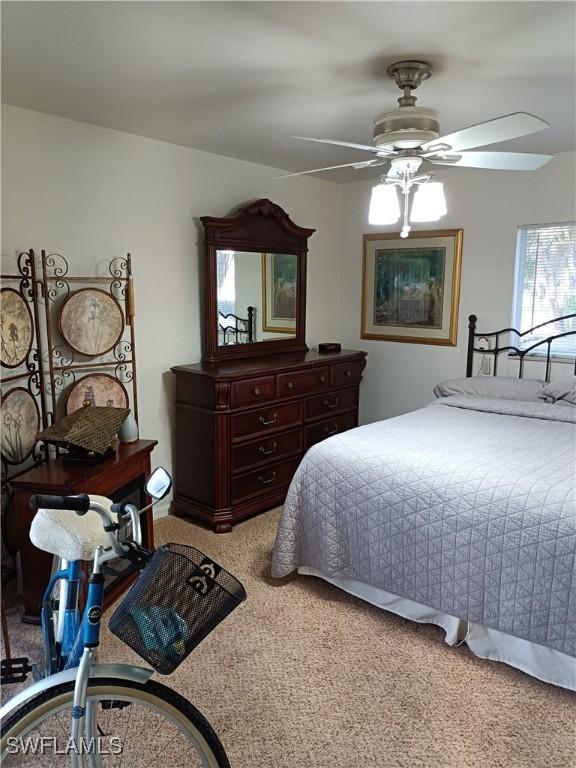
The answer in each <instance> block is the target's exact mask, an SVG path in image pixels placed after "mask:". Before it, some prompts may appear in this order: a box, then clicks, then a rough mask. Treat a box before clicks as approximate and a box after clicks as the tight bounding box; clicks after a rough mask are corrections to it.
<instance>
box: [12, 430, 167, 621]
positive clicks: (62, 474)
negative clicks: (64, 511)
mask: <svg viewBox="0 0 576 768" xmlns="http://www.w3.org/2000/svg"><path fill="white" fill-rule="evenodd" d="M155 445H157V441H156V440H137V441H136V442H135V443H131V444H130V445H126V444H119V445H118V447H117V449H116V456H115V457H113V458H110V459H107V460H106V461H103V462H102V463H101V464H96V465H94V466H87V465H85V464H84V465H83V464H65V463H64V462H63V461H62V459H56V460H55V461H50V462H47V463H46V464H42V465H40V466H38V467H34V468H33V469H30V470H29V471H28V472H24V473H23V474H22V475H19V476H18V477H16V478H14V480H11V481H10V488H11V490H12V491H13V494H14V495H13V498H12V499H11V505H12V504H13V505H14V506H13V510H12V518H13V519H14V520H15V522H16V525H17V526H18V542H19V550H20V557H21V566H22V587H23V596H24V615H23V617H22V621H24V622H26V623H28V624H38V623H39V621H40V607H41V603H42V595H43V593H44V590H45V589H46V585H47V584H48V579H49V578H50V573H51V568H52V556H51V555H49V554H48V553H47V552H42V551H40V550H39V549H36V547H35V546H34V545H33V544H32V542H31V541H30V537H29V532H30V525H31V523H32V519H33V517H34V514H35V513H34V510H32V509H30V506H29V504H28V502H29V499H30V496H32V494H34V493H46V494H65V495H68V494H77V493H94V494H99V495H101V496H108V497H109V498H111V499H113V500H114V501H120V500H123V499H127V498H128V497H131V496H133V495H135V494H136V495H137V498H136V500H135V503H137V504H138V505H139V506H144V505H145V503H146V494H145V491H144V483H145V479H146V477H147V476H148V475H149V474H150V454H151V453H152V450H153V449H154V446H155ZM152 522H153V518H152V510H151V509H149V510H148V511H147V512H145V513H144V514H143V516H142V536H143V543H144V546H146V547H149V548H152V547H153V546H154V531H153V527H152ZM128 583H129V582H128V581H127V580H126V579H124V580H120V579H116V580H115V581H114V582H113V583H112V584H111V585H110V586H109V587H107V589H106V604H109V603H110V602H112V601H113V600H115V599H116V597H117V596H118V595H119V594H120V593H121V592H123V591H124V590H125V589H126V587H127V586H128Z"/></svg>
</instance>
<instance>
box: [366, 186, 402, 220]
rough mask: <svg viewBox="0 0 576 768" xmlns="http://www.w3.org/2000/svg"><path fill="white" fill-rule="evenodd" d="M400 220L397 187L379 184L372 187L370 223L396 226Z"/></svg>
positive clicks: (369, 212)
mask: <svg viewBox="0 0 576 768" xmlns="http://www.w3.org/2000/svg"><path fill="white" fill-rule="evenodd" d="M399 218H400V205H399V204H398V194H397V192H396V187H395V186H394V185H393V184H378V186H376V187H372V197H371V198H370V210H369V211H368V223H369V224H396V222H397V221H398V219H399Z"/></svg>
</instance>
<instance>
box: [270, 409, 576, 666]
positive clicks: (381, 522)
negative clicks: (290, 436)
mask: <svg viewBox="0 0 576 768" xmlns="http://www.w3.org/2000/svg"><path fill="white" fill-rule="evenodd" d="M575 451H576V409H574V408H568V407H565V406H560V405H555V404H550V403H544V402H542V403H540V402H518V401H511V400H491V399H488V398H470V397H457V396H453V397H447V398H440V399H439V400H437V401H435V402H434V403H431V404H430V405H429V406H427V407H426V408H423V409H421V410H419V411H415V412H413V413H409V414H405V415H403V416H399V417H397V418H395V419H389V420H387V421H383V422H378V423H376V424H371V425H368V426H365V427H359V428H357V429H355V430H351V431H349V432H346V433H344V434H342V435H337V436H335V437H332V438H330V439H328V440H325V441H323V442H322V443H319V444H318V445H316V446H314V447H313V448H312V449H311V450H310V451H309V452H308V453H307V454H306V456H305V457H304V459H303V460H302V462H301V464H300V467H299V468H298V470H297V472H296V475H295V476H294V479H293V481H292V484H291V486H290V489H289V492H288V495H287V498H286V502H285V506H284V511H283V514H282V517H281V519H280V523H279V527H278V533H277V536H276V542H275V546H274V554H273V562H272V575H273V576H276V577H282V576H285V575H287V574H288V573H290V572H292V571H294V570H296V569H301V570H305V571H306V569H307V571H306V572H311V573H312V572H313V573H314V574H315V575H320V576H322V577H324V578H326V579H328V580H332V581H334V582H336V581H337V580H350V581H353V582H356V583H360V584H364V585H368V586H371V587H374V588H376V589H379V590H383V591H384V592H386V593H389V594H391V595H394V596H398V597H401V598H405V599H407V600H410V601H413V602H415V603H417V604H419V605H421V606H426V607H429V608H432V609H434V610H435V611H437V612H439V613H441V614H445V615H446V616H448V617H454V618H456V619H460V620H463V621H466V622H468V623H469V624H470V625H476V626H478V627H485V628H487V629H490V630H495V631H497V632H500V633H503V634H505V635H507V636H510V637H512V638H518V639H521V640H524V641H527V642H528V643H534V644H537V645H541V646H543V647H544V648H549V649H552V650H554V651H557V652H559V653H561V654H563V655H565V656H568V657H574V656H576V580H575V579H573V574H574V568H575V551H576V490H575V466H576V462H575Z"/></svg>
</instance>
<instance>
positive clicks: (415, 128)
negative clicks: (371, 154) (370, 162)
mask: <svg viewBox="0 0 576 768" xmlns="http://www.w3.org/2000/svg"><path fill="white" fill-rule="evenodd" d="M439 135H440V123H439V122H438V112H437V111H436V110H435V109H429V108H428V107H400V108H399V109H395V110H393V111H392V112H384V113H383V114H381V115H378V116H377V117H376V118H375V120H374V143H375V144H376V146H377V147H384V148H386V149H415V148H416V147H419V146H420V145H421V144H424V143H425V142H426V141H430V140H431V139H437V138H438V136H439Z"/></svg>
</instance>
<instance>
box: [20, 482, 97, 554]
mask: <svg viewBox="0 0 576 768" xmlns="http://www.w3.org/2000/svg"><path fill="white" fill-rule="evenodd" d="M90 500H91V501H93V502H97V503H98V504H102V506H103V507H106V509H108V510H109V509H110V506H111V505H112V502H111V501H110V499H107V498H106V496H92V495H91V496H90ZM30 541H31V542H32V544H34V546H35V547H38V549H42V550H43V551H44V552H49V553H50V554H51V555H56V556H57V557H63V558H65V559H66V560H92V559H93V558H94V550H95V549H96V547H98V546H100V547H107V546H108V545H109V541H108V536H107V534H106V531H105V530H104V528H103V527H102V520H101V518H100V516H99V515H98V513H97V512H93V511H92V510H88V512H87V513H86V514H85V515H83V516H82V517H80V516H79V515H77V514H76V513H75V512H72V511H69V510H67V509H39V510H38V511H37V512H36V515H35V516H34V519H33V520H32V525H31V526H30Z"/></svg>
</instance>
